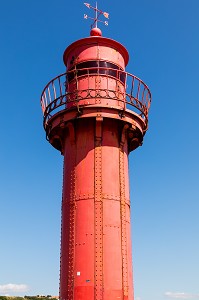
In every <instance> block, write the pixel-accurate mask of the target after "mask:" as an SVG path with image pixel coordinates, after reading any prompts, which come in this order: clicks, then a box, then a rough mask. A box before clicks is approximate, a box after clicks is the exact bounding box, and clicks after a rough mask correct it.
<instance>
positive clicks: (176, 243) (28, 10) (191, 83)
mask: <svg viewBox="0 0 199 300" xmlns="http://www.w3.org/2000/svg"><path fill="white" fill-rule="evenodd" d="M89 1H90V2H89ZM88 2H89V3H91V4H95V3H94V1H93V0H88ZM98 6H99V7H100V8H101V9H102V10H104V11H107V12H109V13H110V21H109V26H108V27H105V26H103V25H102V26H101V29H102V31H103V35H104V36H107V37H110V38H112V39H116V40H118V41H119V42H121V43H122V44H124V45H125V46H126V47H127V49H128V51H129V54H130V62H129V65H128V67H127V70H128V72H130V73H133V74H135V75H136V76H138V77H140V78H141V79H143V80H144V81H145V82H146V83H147V84H148V86H149V87H150V89H151V91H152V95H153V103H152V106H151V110H150V115H149V118H150V119H149V131H148V132H147V134H146V137H145V141H144V144H143V146H142V147H140V148H139V149H138V150H136V151H135V152H134V153H131V154H130V159H129V166H130V168H129V169H130V184H131V201H132V232H133V264H134V285H135V300H166V299H193V300H196V299H199V153H198V148H199V134H198V129H199V126H198V112H199V59H198V56H199V1H198V0H164V1H163V0H151V1H149V0H140V1H133V0H128V1H127V0H123V1H119V0H114V1H113V0H112V1H110V0H106V1H105V0H104V1H103V0H99V1H98ZM84 13H89V11H88V9H87V8H86V7H85V6H84V5H83V1H80V0H71V1H67V0H56V1H53V0H42V1H41V0H34V1H33V0H30V1H27V0H6V1H2V0H0V41H1V46H0V101H1V102H0V103H1V104H0V111H1V113H0V137H1V147H0V208H1V214H0V295H5V294H9V295H25V294H29V295H35V294H52V295H58V286H59V249H60V207H61V189H62V157H61V155H60V154H59V152H57V151H56V150H55V149H53V148H52V147H51V146H50V144H48V142H47V141H46V140H45V133H44V130H43V127H42V113H41V109H40V103H39V101H40V94H41V92H42V90H43V88H44V86H45V85H46V83H47V82H49V81H50V79H52V78H53V77H55V76H57V75H58V74H61V73H62V72H64V71H65V68H64V65H63V62H62V54H63V52H64V50H65V48H66V47H67V46H68V45H69V44H70V43H71V42H73V41H75V40H77V39H79V38H83V37H86V36H88V35H89V25H90V22H89V21H88V20H84V19H83V14H84Z"/></svg>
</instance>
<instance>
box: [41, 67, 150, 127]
mask: <svg viewBox="0 0 199 300" xmlns="http://www.w3.org/2000/svg"><path fill="white" fill-rule="evenodd" d="M97 76H98V78H100V79H102V78H103V84H102V85H100V84H98V87H97V88H96V87H94V86H93V79H95V78H97ZM82 79H84V84H83V85H81V84H80V83H81V80H82ZM110 79H112V80H110ZM91 81H92V82H91ZM110 82H111V84H110ZM113 82H115V85H114V87H113ZM118 87H120V88H119V89H118ZM121 87H123V88H122V89H121ZM96 98H103V99H112V100H118V101H121V102H123V103H124V109H131V110H132V111H134V112H136V113H138V114H139V115H140V116H141V117H142V118H143V120H144V122H145V124H146V126H147V123H148V111H149V108H150V104H151V92H150V90H149V88H148V87H147V85H146V84H145V83H144V82H143V81H142V80H141V79H139V78H138V77H136V76H134V75H132V74H130V73H127V72H124V71H121V70H116V69H111V68H104V67H103V68H102V67H101V68H100V67H98V68H86V69H80V70H75V69H74V70H72V71H68V72H66V73H63V74H61V75H59V76H57V77H55V78H54V79H52V80H51V81H50V82H49V83H48V84H47V85H46V87H45V88H44V90H43V92H42V95H41V107H42V111H43V116H44V124H46V122H48V120H49V119H50V118H51V117H53V116H54V115H55V114H56V113H57V112H60V111H63V110H67V109H69V107H71V105H70V104H73V106H75V105H76V106H77V107H78V108H79V104H80V106H81V100H85V99H86V100H88V99H96ZM67 106H68V107H67Z"/></svg>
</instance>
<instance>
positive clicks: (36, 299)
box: [0, 295, 57, 300]
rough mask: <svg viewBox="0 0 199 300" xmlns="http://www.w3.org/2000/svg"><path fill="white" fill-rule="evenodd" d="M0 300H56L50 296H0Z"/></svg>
mask: <svg viewBox="0 0 199 300" xmlns="http://www.w3.org/2000/svg"><path fill="white" fill-rule="evenodd" d="M0 300H57V299H56V298H53V297H52V296H50V295H47V296H24V297H9V296H0Z"/></svg>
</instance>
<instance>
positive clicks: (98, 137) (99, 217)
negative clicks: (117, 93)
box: [94, 119, 103, 300]
mask: <svg viewBox="0 0 199 300" xmlns="http://www.w3.org/2000/svg"><path fill="white" fill-rule="evenodd" d="M94 156H95V202H94V203H95V204H94V205H95V298H94V299H95V300H103V200H102V119H100V120H97V119H96V132H95V153H94Z"/></svg>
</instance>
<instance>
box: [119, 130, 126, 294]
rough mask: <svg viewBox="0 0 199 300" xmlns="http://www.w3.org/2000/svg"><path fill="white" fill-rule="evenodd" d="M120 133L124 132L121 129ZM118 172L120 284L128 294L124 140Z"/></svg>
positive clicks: (120, 150) (124, 292)
mask: <svg viewBox="0 0 199 300" xmlns="http://www.w3.org/2000/svg"><path fill="white" fill-rule="evenodd" d="M122 134H125V132H124V131H123V133H122ZM119 172H120V215H121V252H122V285H123V295H124V297H125V296H128V257H127V234H126V199H125V171H124V141H121V143H120V149H119Z"/></svg>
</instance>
